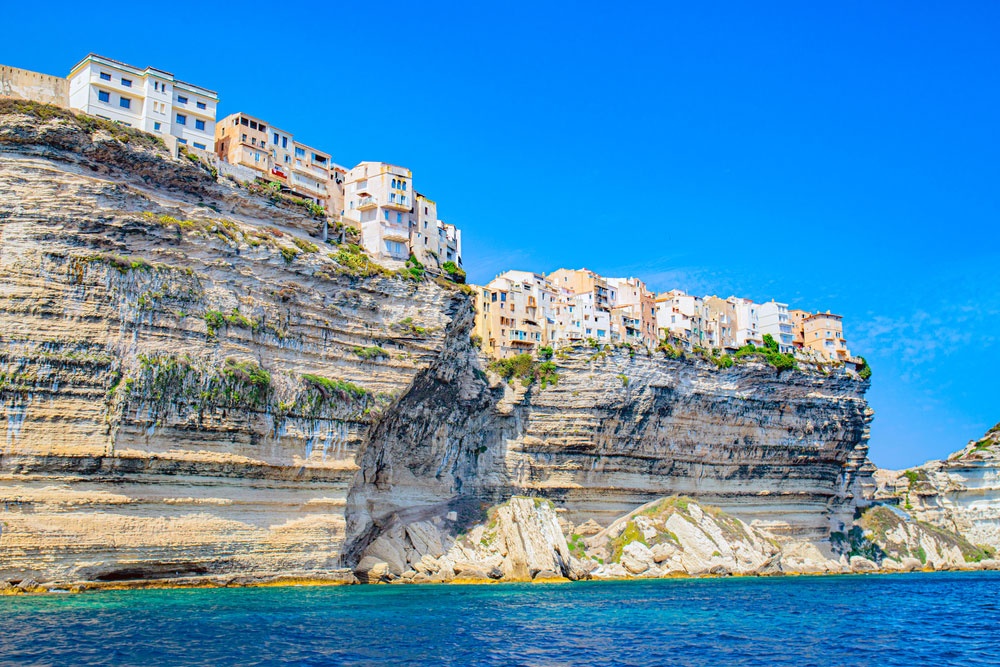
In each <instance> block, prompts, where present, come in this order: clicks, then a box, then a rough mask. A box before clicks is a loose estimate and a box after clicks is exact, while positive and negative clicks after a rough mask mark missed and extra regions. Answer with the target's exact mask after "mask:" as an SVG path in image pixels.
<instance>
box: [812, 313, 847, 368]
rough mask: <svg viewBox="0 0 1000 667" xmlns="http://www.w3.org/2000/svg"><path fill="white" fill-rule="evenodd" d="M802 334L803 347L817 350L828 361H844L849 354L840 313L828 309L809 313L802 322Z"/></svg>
mask: <svg viewBox="0 0 1000 667" xmlns="http://www.w3.org/2000/svg"><path fill="white" fill-rule="evenodd" d="M802 335H803V339H804V341H805V343H804V344H805V349H807V350H813V351H815V352H818V353H819V354H820V355H821V356H822V357H823V358H824V359H827V360H828V361H846V360H847V359H848V358H849V357H850V356H851V352H850V350H848V349H847V341H846V340H844V323H843V318H842V317H841V316H840V315H834V314H832V313H830V311H827V312H825V313H815V314H813V315H810V316H809V317H807V318H806V319H805V320H804V321H803V323H802Z"/></svg>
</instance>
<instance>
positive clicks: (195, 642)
mask: <svg viewBox="0 0 1000 667" xmlns="http://www.w3.org/2000/svg"><path fill="white" fill-rule="evenodd" d="M998 594H1000V573H996V572H984V573H954V574H952V573H942V574H913V575H888V576H865V577H862V576H841V577H795V578H792V577H788V578H769V579H703V580H662V581H640V582H635V581H633V582H587V583H578V584H561V585H559V584H555V585H541V586H539V585H534V586H533V585H497V586H352V587H338V588H258V589H215V590H212V589H209V590H164V591H122V592H106V593H89V594H83V595H63V596H45V597H17V598H0V664H3V665H278V664H282V665H347V664H359V665H374V664H389V665H581V664H594V665H879V666H886V665H906V666H908V667H911V666H915V665H951V664H963V665H998V664H1000V641H997V639H996V629H997V627H998V623H1000V595H998Z"/></svg>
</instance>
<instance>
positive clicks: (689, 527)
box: [571, 496, 781, 577]
mask: <svg viewBox="0 0 1000 667" xmlns="http://www.w3.org/2000/svg"><path fill="white" fill-rule="evenodd" d="M574 538H576V536H573V538H571V540H572V542H573V543H574V544H579V543H580V539H579V538H576V539H574ZM582 541H583V542H584V544H585V545H586V547H585V550H584V553H585V554H586V556H587V557H589V558H591V559H592V560H597V562H599V563H601V566H600V567H599V568H597V569H596V570H595V571H594V576H598V577H629V576H637V577H663V576H671V575H705V574H777V573H779V572H780V571H781V565H780V554H781V549H780V546H779V544H778V542H777V540H775V539H774V538H773V537H772V536H770V535H767V534H766V533H764V532H762V531H758V530H756V529H754V528H752V527H751V526H750V525H748V524H747V523H745V522H743V521H741V520H739V519H737V518H736V517H733V516H731V515H729V514H727V513H725V512H723V511H721V510H719V509H718V508H715V507H708V506H704V507H703V506H701V505H699V504H697V503H696V502H694V501H693V500H692V499H691V498H686V497H676V496H675V497H670V498H664V499H661V500H656V501H653V502H651V503H648V504H646V505H643V506H642V507H640V508H638V509H636V510H634V511H632V512H630V513H629V514H627V515H625V516H624V517H621V518H620V519H618V520H616V521H615V522H614V523H612V524H611V525H610V526H608V527H607V529H605V530H603V531H601V532H600V533H598V534H597V535H595V536H593V537H590V538H586V539H584V540H582Z"/></svg>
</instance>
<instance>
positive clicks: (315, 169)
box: [288, 141, 333, 207]
mask: <svg viewBox="0 0 1000 667" xmlns="http://www.w3.org/2000/svg"><path fill="white" fill-rule="evenodd" d="M332 165H333V160H332V159H331V158H330V154H329V153H324V152H323V151H321V150H319V149H318V148H313V147H312V146H308V145H306V144H304V143H302V142H300V141H295V142H294V144H293V147H292V169H291V173H290V174H289V177H288V187H289V188H290V189H291V191H292V194H294V195H297V196H299V197H303V198H305V199H311V200H313V201H315V202H316V203H317V204H322V205H323V206H324V207H325V206H327V205H328V204H329V203H330V202H329V199H330V193H329V191H328V190H327V184H328V183H329V182H330V168H331V166H332Z"/></svg>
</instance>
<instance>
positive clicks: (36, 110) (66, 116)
mask: <svg viewBox="0 0 1000 667" xmlns="http://www.w3.org/2000/svg"><path fill="white" fill-rule="evenodd" d="M9 114H24V115H26V116H32V117H34V118H37V119H39V120H41V121H43V122H44V121H49V120H65V121H66V122H68V123H70V124H72V125H75V126H76V127H78V128H80V129H81V130H83V131H84V132H86V133H87V134H94V133H95V132H97V131H102V132H106V133H107V134H110V135H111V136H112V137H113V138H114V139H116V140H117V141H120V142H121V143H123V144H128V143H133V142H134V143H135V144H136V145H139V146H147V147H150V148H162V149H166V144H165V143H163V139H161V138H160V137H159V136H157V135H155V134H150V133H149V132H143V131H142V130H137V129H134V128H131V127H127V126H125V125H123V124H121V123H115V122H112V121H110V120H104V119H103V118H96V117H94V116H88V115H87V114H84V113H75V112H73V111H70V110H69V109H65V108H63V107H57V106H53V105H51V104H42V103H40V102H30V101H27V100H15V99H11V98H2V99H0V116H4V115H9Z"/></svg>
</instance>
